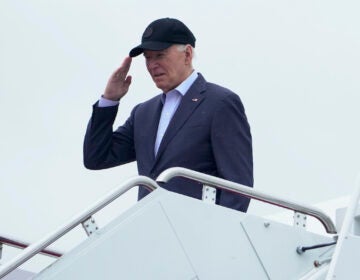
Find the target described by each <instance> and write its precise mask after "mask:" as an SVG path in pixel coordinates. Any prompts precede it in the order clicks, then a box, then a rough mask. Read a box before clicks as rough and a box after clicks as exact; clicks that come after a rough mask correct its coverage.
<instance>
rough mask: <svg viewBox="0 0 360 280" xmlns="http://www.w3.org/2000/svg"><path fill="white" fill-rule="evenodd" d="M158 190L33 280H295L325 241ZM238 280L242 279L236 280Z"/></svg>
mask: <svg viewBox="0 0 360 280" xmlns="http://www.w3.org/2000/svg"><path fill="white" fill-rule="evenodd" d="M264 222H265V220H264V219H262V218H259V217H255V216H251V215H248V214H244V213H241V212H238V211H234V210H231V209H228V208H225V207H221V206H214V205H209V204H207V203H204V202H202V201H200V200H195V199H192V198H189V197H186V196H182V195H179V194H175V193H171V192H168V191H165V190H162V189H158V190H156V191H154V192H153V193H151V194H150V195H148V196H147V197H146V198H144V199H143V200H141V201H140V202H138V203H137V204H136V205H135V206H134V207H133V208H132V209H130V211H128V212H126V213H124V214H123V215H121V216H120V217H118V218H117V219H116V220H114V221H113V222H112V223H110V224H109V225H108V226H106V227H104V228H102V229H100V230H98V231H97V232H96V233H95V234H93V235H92V236H90V237H89V238H88V239H87V240H86V241H85V242H84V243H82V244H81V245H79V246H78V247H77V248H75V249H74V250H73V251H72V252H70V253H69V254H68V255H67V256H66V257H63V258H61V259H59V260H58V261H57V262H55V263H54V264H53V265H51V267H49V268H47V269H46V270H44V271H43V272H41V273H40V274H39V275H38V276H37V277H35V278H34V280H35V279H36V280H43V279H46V280H65V279H119V278H122V279H135V280H136V279H157V280H162V279H164V280H165V279H166V280H167V279H181V280H183V279H206V280H212V279H214V280H218V279H224V280H226V279H238V278H239V279H255V280H256V279H279V280H281V279H284V280H285V279H286V280H289V279H299V278H300V277H301V276H302V275H304V274H305V273H307V272H308V271H310V270H312V269H313V268H314V265H313V261H314V260H316V259H318V258H320V257H321V255H323V254H326V252H328V251H329V250H330V249H329V248H320V249H317V250H312V251H309V252H306V253H304V254H303V255H301V256H300V255H298V254H297V253H296V247H297V246H299V245H305V244H318V243H324V242H329V241H330V240H331V237H325V236H322V235H316V234H313V233H309V232H306V231H304V230H299V229H298V228H295V227H292V226H288V225H284V224H280V223H276V222H270V225H269V226H267V227H266V226H264ZM242 277H245V278H242Z"/></svg>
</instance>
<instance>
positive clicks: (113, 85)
mask: <svg viewBox="0 0 360 280" xmlns="http://www.w3.org/2000/svg"><path fill="white" fill-rule="evenodd" d="M131 60H132V59H131V57H129V56H127V57H126V58H125V59H124V61H123V63H122V64H121V66H120V67H119V68H118V69H116V70H115V72H114V73H113V74H112V75H111V76H110V79H109V80H108V83H107V85H106V88H105V93H104V95H103V97H104V98H106V99H109V100H114V101H117V100H120V99H121V98H122V97H123V96H124V95H125V94H126V93H127V92H128V90H129V86H130V84H131V76H130V75H129V76H128V75H127V74H128V72H129V69H130V65H131Z"/></svg>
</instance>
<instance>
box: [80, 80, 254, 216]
mask: <svg viewBox="0 0 360 280" xmlns="http://www.w3.org/2000/svg"><path fill="white" fill-rule="evenodd" d="M162 106H163V104H162V101H161V95H158V96H156V97H154V98H152V99H150V100H148V101H146V102H144V103H141V104H139V105H137V106H136V107H135V108H134V109H133V110H132V112H131V115H130V117H129V118H128V119H127V121H126V122H125V124H124V125H122V126H120V127H119V128H118V129H117V130H116V131H113V130H112V126H113V123H114V120H115V117H116V114H117V110H118V106H113V107H98V106H97V104H95V105H94V107H93V114H92V117H91V119H90V122H89V125H88V128H87V132H86V136H85V141H84V164H85V166H86V167H87V168H89V169H103V168H109V167H114V166H117V165H121V164H125V163H128V162H132V161H135V160H136V162H137V166H138V171H139V174H140V175H144V176H148V177H151V178H152V179H156V178H157V176H158V175H159V174H160V173H161V172H162V171H164V170H166V169H168V168H170V167H184V168H188V169H192V170H195V171H199V172H203V173H206V174H210V175H214V176H217V177H220V178H224V179H227V180H230V181H234V182H237V183H240V184H243V185H247V186H249V187H252V186H253V161H252V141H251V134H250V127H249V124H248V121H247V118H246V115H245V111H244V107H243V105H242V103H241V101H240V98H239V96H238V95H236V94H235V93H233V92H231V91H230V90H228V89H226V88H223V87H220V86H218V85H215V84H212V83H208V82H206V81H205V79H204V78H203V76H202V75H201V74H199V76H198V78H197V79H196V80H195V82H194V83H193V85H192V86H191V87H190V89H189V90H188V92H187V93H186V94H185V96H184V97H183V98H182V100H181V103H180V105H179V107H178V109H177V111H176V112H175V114H174V116H173V118H172V120H171V121H170V123H169V126H168V128H167V130H166V133H165V135H164V137H163V139H162V142H161V144H160V147H159V150H158V153H157V155H156V157H155V155H154V145H155V138H156V134H157V128H158V123H159V119H160V115H161V110H162ZM163 187H164V188H165V189H167V190H170V191H173V192H177V193H180V194H184V195H188V196H191V197H194V198H198V199H201V196H202V185H201V184H200V183H198V182H194V181H192V180H189V179H185V178H174V179H172V180H171V181H169V182H168V183H166V184H164V185H163ZM147 193H148V191H147V190H146V189H145V188H144V187H140V188H139V196H138V197H139V199H141V198H142V197H144V196H145V195H146V194H147ZM216 202H217V203H218V204H220V205H223V206H225V207H229V208H233V209H236V210H240V211H244V212H245V211H246V210H247V208H248V205H249V199H248V198H246V197H243V196H240V195H238V194H234V193H231V192H228V191H224V190H222V191H218V192H217V198H216Z"/></svg>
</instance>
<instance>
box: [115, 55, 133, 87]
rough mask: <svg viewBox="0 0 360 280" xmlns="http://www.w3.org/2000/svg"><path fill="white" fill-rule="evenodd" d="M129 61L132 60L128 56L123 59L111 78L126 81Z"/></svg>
mask: <svg viewBox="0 0 360 280" xmlns="http://www.w3.org/2000/svg"><path fill="white" fill-rule="evenodd" d="M131 61H132V58H131V57H130V56H127V57H125V59H124V60H123V62H122V64H121V66H120V67H119V68H118V69H116V70H115V72H114V74H113V77H114V78H117V79H121V80H123V81H124V80H125V79H126V75H127V73H128V72H129V69H130V66H131Z"/></svg>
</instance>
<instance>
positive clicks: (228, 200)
mask: <svg viewBox="0 0 360 280" xmlns="http://www.w3.org/2000/svg"><path fill="white" fill-rule="evenodd" d="M211 131H212V132H211V141H212V148H213V153H214V157H215V161H216V165H217V170H218V175H219V177H221V178H224V179H226V180H230V181H233V182H236V183H239V184H242V185H246V186H249V187H252V186H253V155H252V139H251V132H250V126H249V124H248V121H247V117H246V115H245V110H244V107H243V104H242V103H241V100H240V98H239V96H238V95H236V94H233V93H231V94H229V95H227V96H226V97H225V98H224V99H223V100H222V101H221V102H220V104H219V106H218V108H217V111H216V113H215V114H214V118H213V120H212V127H211ZM217 200H218V203H219V204H220V205H223V206H225V207H230V208H233V209H236V210H240V211H243V212H246V211H247V208H248V206H249V202H250V199H249V198H247V197H245V196H242V195H239V194H236V193H232V192H229V191H225V190H222V191H220V194H219V195H218V196H217Z"/></svg>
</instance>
